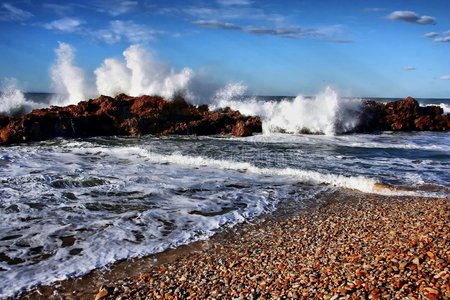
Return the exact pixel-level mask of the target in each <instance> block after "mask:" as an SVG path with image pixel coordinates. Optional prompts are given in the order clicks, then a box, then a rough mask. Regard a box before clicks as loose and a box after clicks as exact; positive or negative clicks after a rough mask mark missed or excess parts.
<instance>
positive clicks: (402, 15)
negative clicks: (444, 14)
mask: <svg viewBox="0 0 450 300" xmlns="http://www.w3.org/2000/svg"><path fill="white" fill-rule="evenodd" d="M387 18H388V19H390V20H397V21H403V22H407V23H413V24H419V25H429V24H436V18H435V17H431V16H420V15H418V14H417V13H415V12H413V11H409V10H397V11H394V12H392V13H391V14H389V15H388V16H387Z"/></svg>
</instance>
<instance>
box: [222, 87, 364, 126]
mask: <svg viewBox="0 0 450 300" xmlns="http://www.w3.org/2000/svg"><path fill="white" fill-rule="evenodd" d="M246 91H247V87H246V86H244V85H242V84H239V83H238V84H229V85H227V86H226V87H225V88H223V89H221V90H219V91H218V93H217V94H216V96H215V99H214V105H213V107H214V108H220V107H231V108H232V109H235V110H239V111H240V112H241V113H243V114H246V115H257V116H260V117H261V120H262V126H263V133H265V134H270V133H276V132H282V133H316V134H325V135H335V134H339V133H345V132H350V131H351V130H352V129H353V128H355V126H356V125H358V118H357V116H358V114H359V112H360V110H361V105H362V102H361V100H360V99H347V98H341V97H339V95H338V94H337V92H336V91H334V90H333V89H332V88H330V87H327V88H326V89H325V90H324V91H323V92H321V93H319V94H318V95H316V96H315V97H313V98H307V97H304V96H301V95H299V96H297V97H295V99H292V100H291V99H283V100H281V101H261V100H258V99H256V98H245V97H244V95H245V93H246Z"/></svg>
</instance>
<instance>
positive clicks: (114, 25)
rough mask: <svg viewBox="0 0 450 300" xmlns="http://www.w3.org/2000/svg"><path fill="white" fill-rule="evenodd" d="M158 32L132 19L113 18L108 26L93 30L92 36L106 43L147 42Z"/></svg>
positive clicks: (158, 33)
mask: <svg viewBox="0 0 450 300" xmlns="http://www.w3.org/2000/svg"><path fill="white" fill-rule="evenodd" d="M160 34H161V32H159V31H156V30H153V29H152V28H150V27H148V26H145V25H141V24H136V23H134V22H133V21H121V20H114V21H111V22H110V23H109V27H108V28H106V29H101V30H98V31H95V32H93V33H92V36H93V37H94V38H96V39H99V40H102V41H104V42H106V43H108V44H115V43H119V42H130V43H147V42H149V41H151V40H154V39H155V38H156V37H157V36H158V35H160Z"/></svg>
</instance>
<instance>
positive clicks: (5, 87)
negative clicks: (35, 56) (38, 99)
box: [0, 78, 39, 116]
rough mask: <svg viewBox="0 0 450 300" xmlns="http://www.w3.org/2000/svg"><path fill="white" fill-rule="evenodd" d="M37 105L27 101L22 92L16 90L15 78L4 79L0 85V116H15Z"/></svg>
mask: <svg viewBox="0 0 450 300" xmlns="http://www.w3.org/2000/svg"><path fill="white" fill-rule="evenodd" d="M38 106H39V105H38V104H37V103H33V102H30V101H27V99H26V98H25V95H24V94H23V92H22V91H21V90H20V89H19V88H18V84H17V80H16V79H15V78H5V79H4V80H2V82H1V85H0V115H7V116H17V115H21V114H24V113H27V112H30V111H31V110H32V109H34V108H37V107H38Z"/></svg>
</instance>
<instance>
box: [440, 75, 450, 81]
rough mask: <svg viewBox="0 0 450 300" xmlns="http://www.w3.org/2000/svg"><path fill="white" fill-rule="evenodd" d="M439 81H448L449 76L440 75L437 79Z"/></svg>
mask: <svg viewBox="0 0 450 300" xmlns="http://www.w3.org/2000/svg"><path fill="white" fill-rule="evenodd" d="M439 79H441V80H450V75H442V76H441V77H439Z"/></svg>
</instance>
